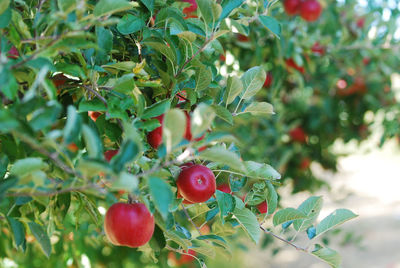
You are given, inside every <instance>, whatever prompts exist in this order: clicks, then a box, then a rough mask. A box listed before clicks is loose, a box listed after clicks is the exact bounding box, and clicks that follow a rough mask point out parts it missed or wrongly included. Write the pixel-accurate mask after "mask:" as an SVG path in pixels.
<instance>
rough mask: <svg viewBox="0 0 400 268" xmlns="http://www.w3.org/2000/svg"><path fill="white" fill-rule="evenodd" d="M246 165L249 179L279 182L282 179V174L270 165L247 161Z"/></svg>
mask: <svg viewBox="0 0 400 268" xmlns="http://www.w3.org/2000/svg"><path fill="white" fill-rule="evenodd" d="M244 165H245V166H246V169H247V176H249V177H253V178H260V179H268V180H279V179H280V178H281V174H279V173H278V171H276V170H275V169H274V168H273V167H271V166H270V165H268V164H264V163H257V162H254V161H245V162H244Z"/></svg>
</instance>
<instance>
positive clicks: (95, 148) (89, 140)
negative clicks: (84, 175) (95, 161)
mask: <svg viewBox="0 0 400 268" xmlns="http://www.w3.org/2000/svg"><path fill="white" fill-rule="evenodd" d="M82 133H83V139H84V140H85V144H86V149H87V151H88V154H89V157H92V158H101V156H102V154H103V146H102V142H101V140H100V137H99V136H98V135H97V133H96V132H95V131H94V130H93V129H91V128H90V127H89V126H87V125H83V127H82Z"/></svg>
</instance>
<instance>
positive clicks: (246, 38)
mask: <svg viewBox="0 0 400 268" xmlns="http://www.w3.org/2000/svg"><path fill="white" fill-rule="evenodd" d="M237 39H238V40H239V41H240V42H249V41H250V38H249V37H248V36H245V35H243V34H238V36H237Z"/></svg>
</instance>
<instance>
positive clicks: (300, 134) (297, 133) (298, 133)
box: [289, 127, 307, 143]
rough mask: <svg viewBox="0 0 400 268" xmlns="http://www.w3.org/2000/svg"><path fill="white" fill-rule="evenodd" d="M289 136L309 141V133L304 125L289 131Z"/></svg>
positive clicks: (300, 140)
mask: <svg viewBox="0 0 400 268" xmlns="http://www.w3.org/2000/svg"><path fill="white" fill-rule="evenodd" d="M289 136H290V137H291V138H292V140H293V141H296V142H300V143H305V142H306V141H307V135H306V133H305V132H304V130H303V128H302V127H295V128H294V129H292V130H290V131H289Z"/></svg>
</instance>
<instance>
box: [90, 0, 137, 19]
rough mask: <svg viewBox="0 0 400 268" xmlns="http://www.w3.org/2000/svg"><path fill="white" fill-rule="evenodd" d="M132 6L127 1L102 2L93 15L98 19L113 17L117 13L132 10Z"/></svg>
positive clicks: (98, 4)
mask: <svg viewBox="0 0 400 268" xmlns="http://www.w3.org/2000/svg"><path fill="white" fill-rule="evenodd" d="M130 8H131V5H130V4H129V2H128V1H127V0H100V1H99V2H98V3H97V4H96V6H95V8H94V10H93V14H94V15H95V16H96V17H100V16H105V15H111V14H113V13H116V12H120V11H124V10H127V9H130Z"/></svg>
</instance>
